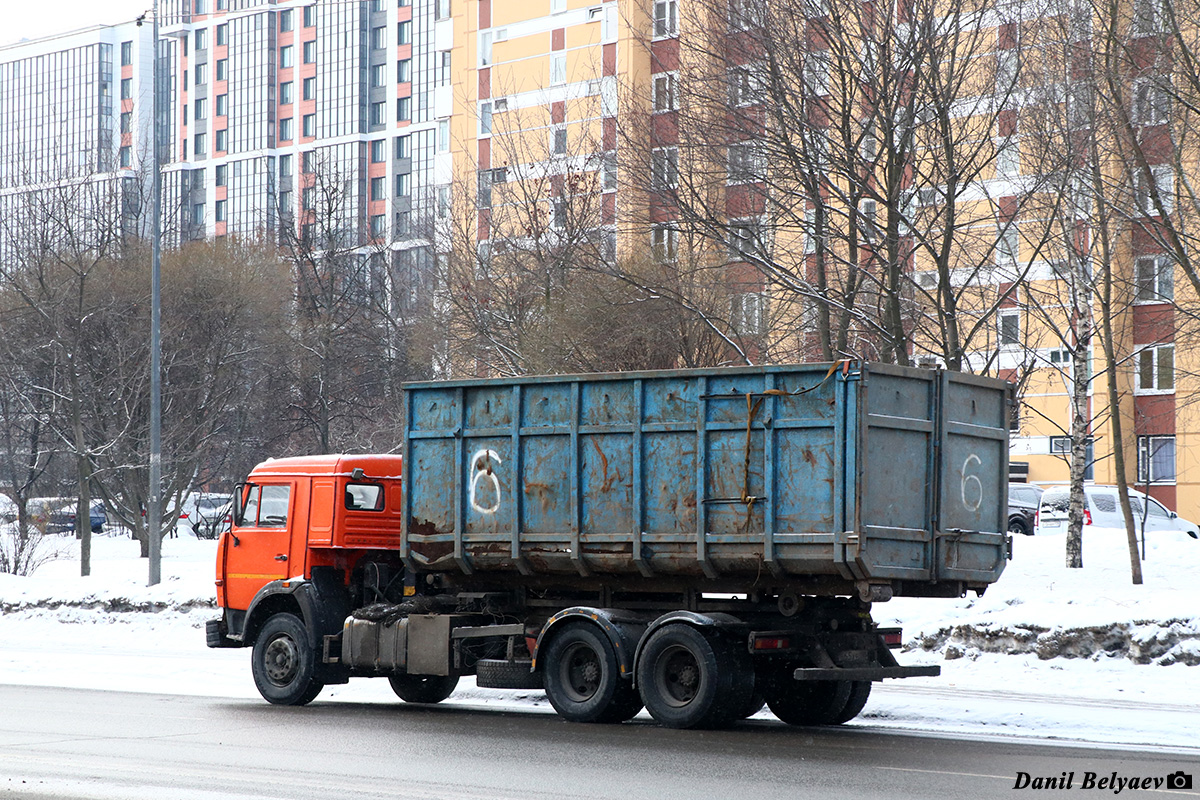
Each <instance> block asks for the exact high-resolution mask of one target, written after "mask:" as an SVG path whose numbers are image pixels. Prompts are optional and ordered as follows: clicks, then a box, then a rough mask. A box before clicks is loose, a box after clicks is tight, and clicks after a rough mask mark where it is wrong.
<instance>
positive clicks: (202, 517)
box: [179, 492, 233, 539]
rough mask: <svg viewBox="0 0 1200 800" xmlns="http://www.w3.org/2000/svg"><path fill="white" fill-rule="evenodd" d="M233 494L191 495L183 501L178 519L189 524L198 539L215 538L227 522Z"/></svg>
mask: <svg viewBox="0 0 1200 800" xmlns="http://www.w3.org/2000/svg"><path fill="white" fill-rule="evenodd" d="M232 503H233V495H229V494H212V493H208V492H204V493H201V494H196V495H192V496H191V497H189V498H187V500H186V501H184V505H183V511H182V512H181V513H180V515H179V521H180V522H181V523H186V524H187V525H189V526H191V529H192V533H194V534H195V535H196V537H197V538H199V539H215V538H216V537H217V534H219V533H220V532H221V530H222V529H223V528H224V526H225V525H227V524H229V511H230V507H231V505H232Z"/></svg>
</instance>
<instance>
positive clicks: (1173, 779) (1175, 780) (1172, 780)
mask: <svg viewBox="0 0 1200 800" xmlns="http://www.w3.org/2000/svg"><path fill="white" fill-rule="evenodd" d="M1167 788H1168V789H1190V788H1192V776H1191V775H1189V774H1187V773H1186V772H1184V771H1183V770H1179V771H1177V772H1172V773H1171V774H1170V775H1168V776H1167Z"/></svg>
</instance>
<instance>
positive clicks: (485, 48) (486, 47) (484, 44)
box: [479, 32, 492, 67]
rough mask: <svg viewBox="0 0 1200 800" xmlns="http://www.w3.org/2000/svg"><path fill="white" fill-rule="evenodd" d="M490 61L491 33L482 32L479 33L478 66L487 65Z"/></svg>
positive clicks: (489, 64)
mask: <svg viewBox="0 0 1200 800" xmlns="http://www.w3.org/2000/svg"><path fill="white" fill-rule="evenodd" d="M491 63H492V34H491V33H490V32H484V33H481V34H479V66H481V67H487V66H491Z"/></svg>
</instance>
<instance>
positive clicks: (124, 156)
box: [120, 145, 133, 167]
mask: <svg viewBox="0 0 1200 800" xmlns="http://www.w3.org/2000/svg"><path fill="white" fill-rule="evenodd" d="M120 158H121V162H120V163H121V166H122V167H128V166H131V165H132V159H133V156H132V154H131V153H130V152H129V145H125V146H123V147H122V148H121V153H120Z"/></svg>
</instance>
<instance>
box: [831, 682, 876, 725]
mask: <svg viewBox="0 0 1200 800" xmlns="http://www.w3.org/2000/svg"><path fill="white" fill-rule="evenodd" d="M870 696H871V682H870V681H851V682H850V699H849V700H847V701H846V707H845V708H843V709H842V712H841V713H840V714H838V715H837V718H836V719H835V720H834V721H835V722H836V723H837V724H839V725H840V724H842V723H843V722H849V721H850V720H852V719H854V718H855V717H857V716H858V715H859V714H860V713H862V710H863V707H864V706H865V705H866V704H867V698H869V697H870Z"/></svg>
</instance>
